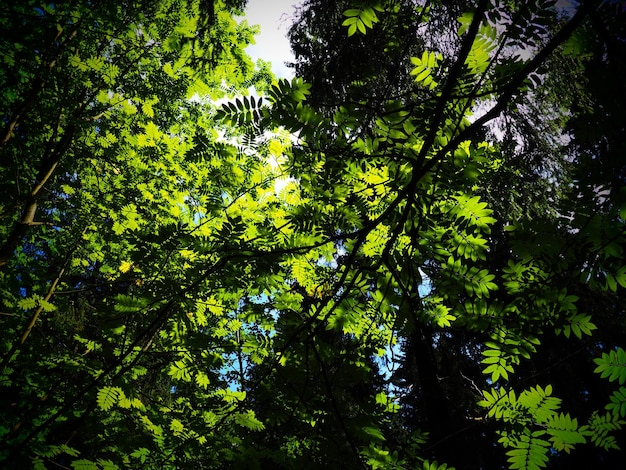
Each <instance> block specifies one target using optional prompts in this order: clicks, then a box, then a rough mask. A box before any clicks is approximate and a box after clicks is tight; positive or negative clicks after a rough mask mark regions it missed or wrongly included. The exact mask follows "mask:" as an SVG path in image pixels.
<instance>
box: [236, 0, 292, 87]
mask: <svg viewBox="0 0 626 470" xmlns="http://www.w3.org/2000/svg"><path fill="white" fill-rule="evenodd" d="M298 3H299V2H297V1H295V0H248V5H247V7H246V19H247V20H248V23H250V24H258V25H260V26H261V34H260V35H258V36H257V37H256V44H255V45H253V46H250V47H248V49H247V52H248V54H250V56H251V57H252V59H253V60H254V61H256V60H257V59H263V60H267V61H270V62H272V70H273V71H274V73H275V74H276V76H277V77H279V78H280V77H285V78H290V77H292V76H293V72H292V70H291V69H289V68H287V67H285V65H284V62H291V61H293V55H292V54H291V49H290V47H289V40H288V39H287V37H286V35H287V30H288V29H289V26H290V25H291V22H292V17H293V12H294V6H293V5H295V4H298Z"/></svg>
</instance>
